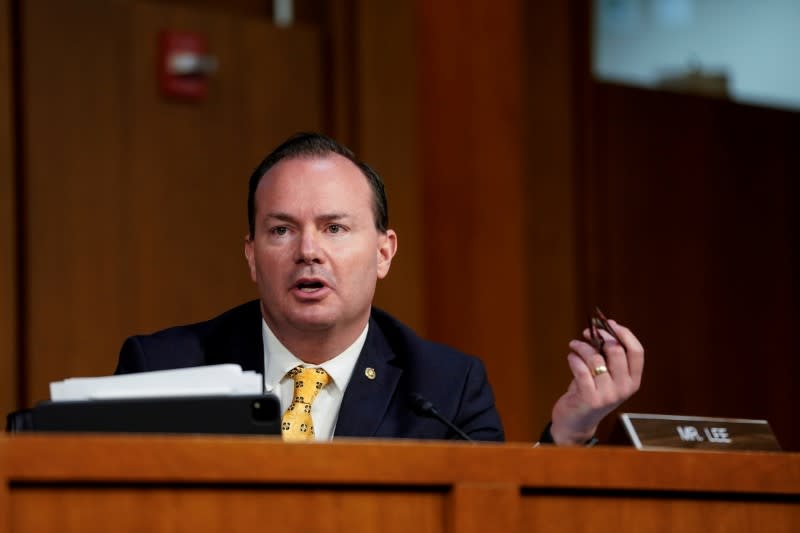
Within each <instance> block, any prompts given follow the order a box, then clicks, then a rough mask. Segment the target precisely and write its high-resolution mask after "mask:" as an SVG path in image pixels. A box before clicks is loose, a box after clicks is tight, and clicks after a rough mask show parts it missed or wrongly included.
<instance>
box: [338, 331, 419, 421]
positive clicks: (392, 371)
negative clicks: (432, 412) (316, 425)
mask: <svg viewBox="0 0 800 533" xmlns="http://www.w3.org/2000/svg"><path fill="white" fill-rule="evenodd" d="M394 358H395V355H394V352H393V351H392V348H391V347H390V346H389V343H388V342H387V341H386V338H385V337H384V336H383V333H382V332H381V330H380V328H379V327H378V324H377V323H375V321H374V320H370V324H369V332H368V333H367V340H366V342H365V343H364V348H362V350H361V355H359V357H358V361H357V362H356V366H355V368H354V369H353V375H352V377H351V378H350V383H349V384H348V385H347V390H346V391H345V393H344V398H343V399H342V406H341V408H340V409H339V417H338V419H337V421H336V431H335V436H336V437H371V436H373V435H375V432H376V431H377V430H378V426H379V425H380V423H381V422H382V421H383V419H384V417H385V416H386V410H387V409H388V407H389V402H390V401H391V400H392V396H393V395H394V392H395V389H396V388H397V383H398V381H399V380H400V376H401V374H402V373H403V371H402V370H401V369H400V368H398V367H397V366H395V365H393V364H391V362H392V360H393V359H394ZM370 369H371V370H370ZM370 376H372V378H370Z"/></svg>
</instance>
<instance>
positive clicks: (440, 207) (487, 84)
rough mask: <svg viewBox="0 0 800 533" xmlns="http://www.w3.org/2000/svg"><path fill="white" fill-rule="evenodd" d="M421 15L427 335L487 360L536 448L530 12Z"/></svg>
mask: <svg viewBox="0 0 800 533" xmlns="http://www.w3.org/2000/svg"><path fill="white" fill-rule="evenodd" d="M417 10H418V14H417V17H418V24H419V57H420V68H419V76H420V80H419V83H420V85H419V87H420V88H419V94H420V98H421V100H420V116H421V117H422V118H421V120H420V134H419V146H420V148H419V150H420V152H419V153H420V160H421V171H422V179H423V188H422V192H423V196H422V201H423V205H424V215H425V218H424V224H425V275H426V287H425V298H426V300H425V302H426V309H427V320H428V332H429V334H430V336H431V338H433V339H434V340H438V341H441V342H445V343H447V344H450V345H453V346H455V347H457V348H459V349H462V350H464V351H466V352H470V353H475V354H478V355H480V356H481V357H482V358H483V359H484V361H485V363H486V366H487V369H488V372H489V375H490V378H491V381H492V384H493V386H494V388H495V392H496V397H497V404H498V408H499V409H500V412H501V413H503V415H504V418H505V421H506V426H507V427H506V432H507V434H508V437H509V438H510V439H512V440H530V439H531V438H533V437H534V435H533V433H534V429H533V427H534V422H533V416H532V414H531V413H532V412H531V410H530V404H531V403H532V402H531V397H532V394H531V390H532V389H531V388H530V387H531V376H532V373H531V371H532V366H533V365H532V361H531V359H530V357H529V354H530V351H531V343H530V335H529V329H528V317H529V305H528V290H529V288H528V287H529V279H528V267H529V263H528V254H527V245H528V243H527V240H526V233H527V232H526V219H525V203H526V201H525V197H524V191H525V183H524V181H525V177H526V174H525V168H526V149H527V147H526V146H525V141H524V131H525V118H524V110H525V104H524V99H525V95H524V94H523V81H524V78H523V72H524V61H525V59H524V55H523V28H524V16H523V14H524V10H523V3H522V2H519V1H511V2H503V3H502V4H491V5H490V4H488V3H463V2H458V1H440V2H426V1H420V2H417ZM546 420H547V418H546V417H545V418H544V419H543V420H541V421H540V425H543V424H544V422H545V421H546Z"/></svg>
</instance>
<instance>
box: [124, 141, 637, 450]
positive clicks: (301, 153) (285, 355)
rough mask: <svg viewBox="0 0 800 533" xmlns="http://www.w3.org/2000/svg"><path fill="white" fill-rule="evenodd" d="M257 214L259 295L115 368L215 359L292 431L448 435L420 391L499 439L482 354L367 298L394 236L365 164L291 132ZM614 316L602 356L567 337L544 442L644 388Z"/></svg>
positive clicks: (252, 240) (255, 201)
mask: <svg viewBox="0 0 800 533" xmlns="http://www.w3.org/2000/svg"><path fill="white" fill-rule="evenodd" d="M248 219H249V233H248V235H247V237H246V238H245V256H246V258H247V263H248V265H249V269H250V275H251V278H252V280H253V281H254V282H255V283H256V285H257V287H258V292H259V295H260V298H259V300H257V301H254V302H250V303H247V304H244V305H242V306H239V307H237V308H234V309H232V310H230V311H228V312H226V313H224V314H222V315H221V316H219V317H217V318H214V319H212V320H210V321H207V322H203V323H199V324H193V325H189V326H181V327H177V328H171V329H168V330H165V331H162V332H159V333H156V334H153V335H148V336H137V337H131V338H129V339H128V340H126V341H125V344H124V345H123V347H122V351H121V353H120V360H119V365H118V367H117V372H118V373H127V372H141V371H147V370H160V369H166V368H178V367H189V366H198V365H207V364H215V363H237V364H240V365H241V366H242V368H244V369H245V370H255V371H258V372H262V373H263V374H264V380H265V389H266V390H267V391H269V392H273V393H275V394H277V395H278V397H279V399H280V400H281V405H282V409H284V410H285V411H286V412H285V415H284V423H283V430H284V437H285V438H287V439H303V438H314V437H316V438H317V439H329V438H331V437H333V436H334V435H335V436H364V437H406V438H430V439H445V438H453V437H454V436H455V433H454V432H453V431H451V430H450V429H448V428H447V426H445V425H444V424H442V423H441V422H439V421H438V420H435V419H432V418H430V417H428V416H425V413H424V411H425V409H424V408H422V405H421V404H423V403H425V402H421V401H419V397H420V396H421V397H422V398H424V399H425V400H426V401H427V402H430V404H432V405H433V406H435V407H436V409H437V410H438V411H439V412H440V413H441V415H443V416H444V417H445V418H446V419H448V420H450V421H451V422H452V423H453V424H455V426H457V427H459V428H461V429H462V430H463V431H464V432H465V433H466V434H467V435H469V436H470V437H471V438H473V439H475V440H503V429H502V425H501V423H500V418H499V416H498V414H497V411H496V409H495V406H494V397H493V394H492V390H491V387H490V386H489V383H488V381H487V379H486V374H485V371H484V367H483V364H482V363H481V362H480V360H478V359H476V358H474V357H471V356H468V355H466V354H462V353H460V352H457V351H455V350H453V349H451V348H448V347H446V346H443V345H438V344H434V343H431V342H428V341H425V340H423V339H421V338H419V337H418V336H417V335H415V334H414V333H413V332H412V331H411V330H410V329H408V328H407V327H405V326H404V325H402V324H401V323H399V322H398V321H397V320H395V319H394V318H392V317H391V316H390V315H388V314H387V313H385V312H383V311H380V310H378V309H375V308H373V307H372V299H373V296H374V293H375V286H376V283H377V280H378V279H382V278H383V277H385V276H386V275H387V274H388V272H389V267H390V265H391V261H392V258H393V257H394V254H395V252H396V250H397V235H396V234H395V232H394V231H393V230H391V229H389V227H388V207H387V201H386V195H385V192H384V188H383V183H382V181H381V179H380V177H379V176H378V175H377V173H375V172H374V171H373V170H372V169H371V168H370V167H369V166H367V165H366V164H364V163H363V162H361V161H359V160H358V159H356V158H355V156H354V155H353V154H352V152H350V151H349V150H348V149H346V148H344V147H342V146H341V145H339V144H337V143H336V142H335V141H333V140H332V139H329V138H327V137H325V136H322V135H319V134H300V135H296V136H294V137H292V138H290V139H288V140H287V141H286V142H284V143H283V144H281V145H280V146H279V147H278V148H276V149H275V150H274V151H273V152H272V153H271V154H269V155H268V156H267V157H266V158H265V159H264V161H262V163H261V164H260V165H259V166H258V167H257V168H256V170H255V171H254V172H253V174H252V176H251V177H250V183H249V193H248ZM611 324H612V326H611V327H613V329H614V331H615V333H616V334H617V337H618V338H619V340H620V341H621V342H617V341H615V340H614V339H613V338H612V337H611V336H609V335H606V337H605V340H606V344H605V347H604V349H603V351H604V352H605V356H606V358H605V359H604V358H603V356H602V355H601V354H600V353H598V351H597V349H596V348H595V347H594V346H593V345H592V344H590V343H589V342H586V341H581V340H574V341H572V343H570V347H571V348H572V353H571V354H570V355H569V356H568V363H569V365H570V368H571V369H572V372H573V376H574V379H573V381H572V383H571V384H570V386H569V388H568V390H567V392H566V393H565V394H564V395H563V396H562V397H561V398H560V399H559V400H558V402H556V405H555V407H554V409H553V420H552V426H551V431H550V432H548V434H547V435H546V437H545V440H551V439H552V440H553V441H554V442H556V443H558V444H579V443H582V442H585V441H586V440H588V439H589V438H590V437H591V436H592V435H593V434H594V431H595V430H596V428H597V424H598V423H599V422H600V420H601V419H602V417H603V416H605V415H606V414H607V413H608V412H610V411H611V410H613V409H614V408H616V407H617V406H618V405H619V404H620V403H621V402H622V401H624V400H625V399H627V398H628V397H629V396H630V395H631V394H633V393H634V392H635V391H636V390H637V389H638V387H639V383H640V381H641V373H642V366H643V362H644V359H643V358H644V351H643V349H642V347H641V345H640V344H639V342H638V341H637V340H636V338H635V337H634V336H633V334H632V333H631V332H630V331H629V330H627V329H626V328H624V327H623V326H621V325H619V324H617V323H615V322H613V321H612V322H611ZM312 383H313V386H312ZM298 391H299V392H298ZM312 407H313V410H312Z"/></svg>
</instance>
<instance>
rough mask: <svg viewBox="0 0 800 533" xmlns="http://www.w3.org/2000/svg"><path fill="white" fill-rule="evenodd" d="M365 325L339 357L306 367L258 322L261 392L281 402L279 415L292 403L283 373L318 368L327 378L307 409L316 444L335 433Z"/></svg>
mask: <svg viewBox="0 0 800 533" xmlns="http://www.w3.org/2000/svg"><path fill="white" fill-rule="evenodd" d="M368 329H369V323H367V325H366V326H364V331H362V332H361V335H359V336H358V338H357V339H356V340H355V342H354V343H353V344H351V345H350V346H348V347H347V348H346V349H345V350H344V351H343V352H342V353H340V354H339V355H337V356H336V357H334V358H333V359H330V360H329V361H325V362H324V363H322V364H321V365H309V364H306V363H304V362H303V361H302V360H300V359H299V358H297V357H296V356H295V355H294V354H292V353H291V352H290V351H289V350H288V349H287V348H286V347H285V346H284V345H283V344H281V341H279V340H278V338H277V337H276V336H275V334H274V333H272V330H270V329H269V326H267V323H266V322H265V321H264V319H263V318H262V319H261V336H262V338H263V340H264V369H265V371H264V388H265V389H266V391H267V392H268V393H272V394H275V395H276V396H277V397H278V399H279V400H280V402H281V413H285V412H286V409H288V408H289V405H290V404H291V403H292V393H293V392H294V380H292V378H290V377H289V376H287V375H286V373H287V372H288V371H289V370H291V369H293V368H294V367H296V366H298V365H302V366H306V367H312V368H322V369H324V370H325V372H327V373H328V375H329V376H330V378H331V379H330V382H329V383H328V384H327V385H325V387H324V388H323V389H322V390H321V391H320V392H319V394H318V395H317V397H316V399H315V400H314V403H313V404H312V406H311V418H312V419H313V420H314V435H315V438H316V440H331V439H332V438H333V432H334V430H335V429H336V419H337V418H338V417H339V408H340V407H341V405H342V398H344V391H345V390H347V384H348V383H349V382H350V376H352V375H353V369H354V368H355V366H356V361H357V360H358V355H359V354H360V353H361V349H362V348H363V347H364V343H365V342H366V340H367V330H368Z"/></svg>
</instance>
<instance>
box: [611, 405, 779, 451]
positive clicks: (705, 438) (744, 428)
mask: <svg viewBox="0 0 800 533" xmlns="http://www.w3.org/2000/svg"><path fill="white" fill-rule="evenodd" d="M620 420H621V421H622V425H623V427H624V428H625V431H626V432H627V433H628V437H629V438H630V440H631V442H632V443H633V445H634V446H636V448H638V449H639V450H665V449H692V450H717V451H723V450H766V451H780V449H781V447H780V445H779V444H778V441H777V440H776V439H775V435H774V434H773V433H772V429H770V427H769V423H768V422H767V421H766V420H749V419H745V418H708V417H702V416H671V415H649V414H639V413H623V414H622V415H620Z"/></svg>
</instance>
